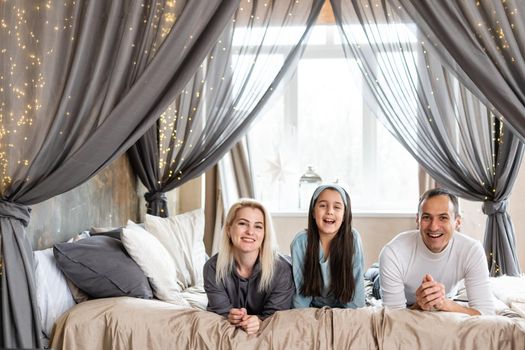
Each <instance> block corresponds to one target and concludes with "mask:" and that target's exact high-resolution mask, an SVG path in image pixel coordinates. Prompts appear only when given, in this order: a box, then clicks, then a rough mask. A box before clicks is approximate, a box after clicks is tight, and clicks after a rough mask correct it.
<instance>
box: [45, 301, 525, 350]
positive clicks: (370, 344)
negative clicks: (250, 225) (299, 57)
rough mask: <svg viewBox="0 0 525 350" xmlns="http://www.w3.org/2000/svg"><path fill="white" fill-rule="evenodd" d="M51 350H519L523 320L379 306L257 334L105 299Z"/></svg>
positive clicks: (280, 318)
mask: <svg viewBox="0 0 525 350" xmlns="http://www.w3.org/2000/svg"><path fill="white" fill-rule="evenodd" d="M51 347H52V348H53V349H67V350H81V349H350V348H351V349H520V350H521V349H525V319H523V318H519V317H515V318H512V317H505V316H480V317H470V316H467V315H463V314H457V313H444V312H419V311H412V310H389V309H385V308H381V307H367V308H362V309H357V310H347V309H330V308H322V309H313V308H310V309H302V310H297V309H296V310H288V311H281V312H277V313H276V314H275V315H273V316H272V317H270V318H268V319H266V320H265V321H264V322H263V324H262V327H261V329H260V331H259V333H258V334H257V335H251V336H249V335H247V334H246V333H245V332H244V331H242V330H239V329H236V328H235V327H234V326H232V325H230V324H229V323H228V322H227V321H226V320H225V319H224V318H223V317H221V316H219V315H216V314H213V313H210V312H207V311H203V310H198V309H195V308H185V307H180V306H176V305H173V304H170V303H166V302H162V301H158V300H144V299H138V298H130V297H118V298H103V299H96V300H90V301H86V302H83V303H80V304H77V305H76V306H74V307H73V308H71V309H70V310H69V311H68V312H66V313H65V314H63V315H62V316H61V317H60V318H59V319H58V321H57V322H56V323H55V327H54V335H53V337H52V341H51Z"/></svg>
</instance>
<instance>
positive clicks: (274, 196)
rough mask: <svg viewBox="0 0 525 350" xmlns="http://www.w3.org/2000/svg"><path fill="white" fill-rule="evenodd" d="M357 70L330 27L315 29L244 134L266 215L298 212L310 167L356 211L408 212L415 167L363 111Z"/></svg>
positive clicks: (414, 190) (414, 192) (413, 197)
mask: <svg viewBox="0 0 525 350" xmlns="http://www.w3.org/2000/svg"><path fill="white" fill-rule="evenodd" d="M357 73H359V68H358V66H357V64H356V63H355V62H353V63H352V62H349V61H348V60H347V59H346V58H345V57H344V53H343V49H342V47H341V44H340V42H339V33H338V32H337V28H336V26H327V25H325V26H316V27H315V28H314V30H313V32H312V35H311V37H310V41H309V44H308V46H307V48H306V50H305V53H304V55H303V57H302V58H301V60H300V61H299V63H298V68H297V72H296V74H295V75H294V77H293V78H291V79H290V80H289V82H288V84H287V86H286V87H284V88H283V90H282V91H281V92H280V95H279V96H275V97H274V98H273V99H272V100H270V102H269V106H268V107H267V108H266V111H264V112H263V114H262V115H261V116H260V117H259V118H258V120H257V121H256V122H255V123H254V125H253V127H252V128H251V130H250V132H249V134H248V141H249V148H250V155H251V162H252V167H253V172H254V181H255V190H256V197H258V199H260V200H262V201H264V202H265V203H266V204H267V205H268V206H269V207H270V210H271V211H272V212H297V211H300V209H299V196H300V193H299V179H300V177H301V175H302V174H303V173H305V172H306V170H307V168H308V167H309V166H312V167H313V169H314V171H315V172H316V173H317V174H319V176H320V177H321V178H322V180H323V182H335V181H337V182H340V183H342V184H344V185H345V186H346V187H347V188H348V189H349V192H350V197H351V200H352V209H353V211H356V212H374V213H375V212H414V211H415V207H414V206H415V204H414V203H416V201H417V197H418V181H417V177H418V166H417V163H416V161H415V160H414V159H413V158H412V156H411V155H410V154H409V153H408V152H407V151H406V150H405V149H404V148H403V147H402V146H401V145H400V144H399V143H398V142H397V140H395V139H394V137H393V136H392V135H390V133H389V132H388V131H387V130H386V129H385V128H384V127H383V125H382V124H381V123H380V122H379V121H378V120H376V118H375V116H374V115H372V114H371V113H370V112H369V110H368V109H367V108H366V105H365V103H364V99H363V93H362V84H363V82H362V81H360V80H359V79H360V78H357V77H359V76H360V74H357Z"/></svg>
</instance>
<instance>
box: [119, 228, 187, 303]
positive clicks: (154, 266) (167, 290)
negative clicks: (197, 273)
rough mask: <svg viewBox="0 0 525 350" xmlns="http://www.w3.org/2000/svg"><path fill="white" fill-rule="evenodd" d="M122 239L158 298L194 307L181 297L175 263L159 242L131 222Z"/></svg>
mask: <svg viewBox="0 0 525 350" xmlns="http://www.w3.org/2000/svg"><path fill="white" fill-rule="evenodd" d="M121 240H122V244H124V247H125V248H126V251H127V252H128V253H129V255H130V256H131V258H132V259H133V260H135V262H136V263H137V264H138V265H139V266H140V268H141V269H142V271H143V272H144V275H146V277H147V278H149V281H150V283H151V286H152V287H153V293H154V294H155V297H157V298H158V299H160V300H163V301H167V302H169V303H172V304H176V305H181V306H188V307H189V306H190V305H189V303H188V302H187V301H186V300H184V299H183V298H182V297H181V295H180V292H181V290H182V286H181V285H179V284H178V283H177V276H176V270H175V262H174V261H173V259H172V257H171V256H170V254H169V253H168V251H167V250H166V248H164V246H163V245H162V243H160V242H159V240H158V239H156V238H155V237H154V236H153V235H152V234H151V233H149V232H147V231H146V230H144V229H143V228H142V227H140V226H139V225H137V224H135V223H134V222H133V221H131V220H128V223H127V225H126V227H125V228H124V229H123V230H122V234H121Z"/></svg>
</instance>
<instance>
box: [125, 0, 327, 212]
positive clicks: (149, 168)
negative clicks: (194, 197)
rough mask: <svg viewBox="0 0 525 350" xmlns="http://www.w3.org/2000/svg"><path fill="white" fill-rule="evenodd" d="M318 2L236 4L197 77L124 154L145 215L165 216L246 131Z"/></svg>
mask: <svg viewBox="0 0 525 350" xmlns="http://www.w3.org/2000/svg"><path fill="white" fill-rule="evenodd" d="M323 3H324V1H323V0H308V1H295V0H279V1H268V2H258V1H249V0H244V1H241V4H240V6H239V9H238V10H237V12H236V13H235V15H234V16H233V17H232V21H231V22H230V24H229V26H228V27H227V28H226V29H225V30H224V31H223V32H222V34H221V37H220V39H219V41H218V43H217V45H216V46H215V47H214V48H213V50H212V51H211V53H210V54H209V55H208V56H207V58H206V60H205V61H204V62H203V63H202V65H201V68H200V70H199V71H198V72H197V73H195V75H194V77H193V78H192V79H191V80H190V81H189V83H188V84H187V85H186V86H185V87H184V89H182V90H181V92H180V94H179V95H178V96H177V99H176V100H175V102H173V103H172V104H171V105H170V106H169V107H168V108H167V109H166V110H165V111H164V112H163V113H162V116H161V118H160V119H159V121H158V123H157V125H156V126H155V127H154V128H153V129H152V130H149V131H148V132H147V133H146V134H145V135H144V136H143V137H142V138H141V139H140V140H139V141H138V142H137V143H136V144H135V145H134V146H133V147H132V148H131V149H130V151H129V152H128V154H129V156H130V160H131V164H132V166H133V168H134V169H135V172H136V173H137V175H138V177H139V179H140V180H141V181H142V183H143V184H144V185H145V186H146V188H147V189H148V193H146V195H145V198H146V201H147V202H148V213H149V214H153V215H159V216H167V215H168V208H167V203H166V200H165V196H164V192H167V191H170V190H172V189H174V188H176V187H178V186H180V185H182V184H183V183H184V182H186V181H188V180H191V179H192V178H195V177H197V176H199V175H201V174H202V173H203V172H204V171H206V169H208V168H209V167H211V166H212V165H214V164H215V163H217V162H218V161H219V159H221V158H222V157H223V156H224V154H225V153H226V152H228V151H229V150H230V149H231V148H232V147H233V146H234V145H235V143H236V142H237V141H239V140H240V138H241V137H242V136H243V135H244V133H245V132H246V131H247V129H248V127H249V125H250V124H251V123H252V121H253V120H254V119H255V118H256V116H257V114H258V113H259V111H260V110H261V108H262V107H263V106H264V105H265V103H266V102H267V101H268V99H269V98H270V96H271V95H272V93H273V92H274V90H275V89H276V87H277V86H278V84H279V82H280V81H281V80H283V78H284V77H285V76H286V74H287V72H289V71H290V67H291V66H292V65H293V64H294V63H295V62H296V60H297V58H298V57H299V56H300V54H301V53H302V51H303V49H304V45H303V43H305V41H306V38H307V36H308V33H309V30H310V28H311V27H312V25H313V24H314V23H315V20H316V19H317V16H318V14H319V11H320V10H321V7H322V5H323Z"/></svg>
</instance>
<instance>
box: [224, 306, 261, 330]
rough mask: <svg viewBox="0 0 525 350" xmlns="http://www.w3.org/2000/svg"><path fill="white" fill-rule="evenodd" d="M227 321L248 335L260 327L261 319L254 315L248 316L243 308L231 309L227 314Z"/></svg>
mask: <svg viewBox="0 0 525 350" xmlns="http://www.w3.org/2000/svg"><path fill="white" fill-rule="evenodd" d="M228 321H229V322H230V323H231V324H232V325H234V326H237V327H240V328H242V329H243V330H244V331H245V332H246V333H248V334H255V333H257V331H258V330H259V327H260V326H261V322H262V321H261V319H260V318H259V317H257V316H256V315H248V312H247V311H246V309H245V308H241V309H231V310H230V312H229V313H228Z"/></svg>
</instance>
